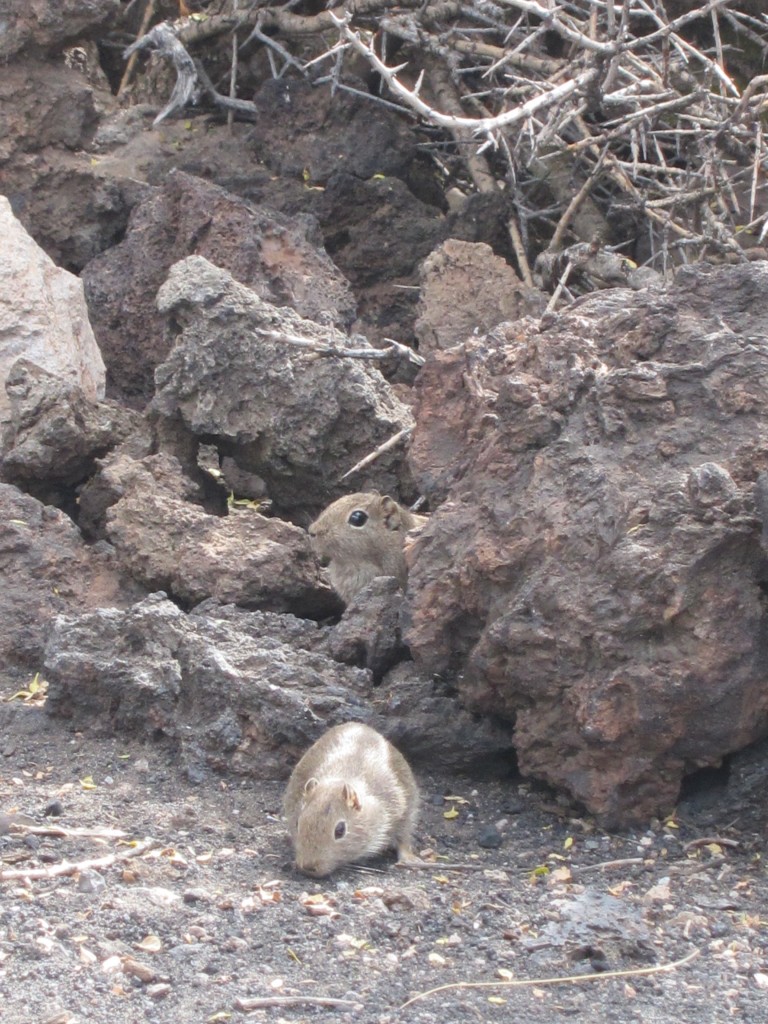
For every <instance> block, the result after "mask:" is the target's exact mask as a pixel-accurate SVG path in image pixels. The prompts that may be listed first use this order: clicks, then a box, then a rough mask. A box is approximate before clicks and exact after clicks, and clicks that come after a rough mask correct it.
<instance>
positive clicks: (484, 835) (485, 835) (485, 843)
mask: <svg viewBox="0 0 768 1024" xmlns="http://www.w3.org/2000/svg"><path fill="white" fill-rule="evenodd" d="M501 844H502V835H501V832H499V830H498V829H497V828H496V826H495V825H486V826H485V828H483V829H481V830H480V831H479V832H478V834H477V845H478V846H482V848H483V849H484V850H498V848H499V847H500V846H501Z"/></svg>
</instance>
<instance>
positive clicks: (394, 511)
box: [379, 494, 400, 530]
mask: <svg viewBox="0 0 768 1024" xmlns="http://www.w3.org/2000/svg"><path fill="white" fill-rule="evenodd" d="M379 507H380V508H381V519H382V522H383V523H384V525H385V526H386V528H387V529H388V530H399V529H400V506H399V505H398V504H397V502H396V501H395V499H394V498H390V496H389V495H388V494H385V495H384V497H383V498H382V499H381V502H380V503H379Z"/></svg>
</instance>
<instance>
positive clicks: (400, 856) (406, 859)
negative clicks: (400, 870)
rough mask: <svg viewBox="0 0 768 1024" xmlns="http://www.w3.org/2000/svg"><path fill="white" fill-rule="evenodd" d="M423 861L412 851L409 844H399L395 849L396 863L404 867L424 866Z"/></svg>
mask: <svg viewBox="0 0 768 1024" xmlns="http://www.w3.org/2000/svg"><path fill="white" fill-rule="evenodd" d="M424 864H425V862H424V861H423V860H422V859H421V857H419V855H418V854H417V853H414V852H413V850H412V849H411V847H410V846H405V845H402V846H399V847H398V849H397V865H398V867H404V868H416V867H424Z"/></svg>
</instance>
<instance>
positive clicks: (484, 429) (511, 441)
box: [406, 263, 768, 823]
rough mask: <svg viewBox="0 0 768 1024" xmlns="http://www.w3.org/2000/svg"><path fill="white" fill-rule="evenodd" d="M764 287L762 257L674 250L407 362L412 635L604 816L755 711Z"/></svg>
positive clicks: (765, 391)
mask: <svg viewBox="0 0 768 1024" xmlns="http://www.w3.org/2000/svg"><path fill="white" fill-rule="evenodd" d="M767 288H768V264H765V263H763V264H759V263H758V264H753V265H750V266H740V267H737V268H724V269H719V270H716V269H714V268H708V267H699V268H695V269H694V268H689V269H687V270H685V271H682V272H680V273H679V274H678V277H677V282H676V284H675V286H673V287H670V288H669V289H668V290H667V291H666V292H665V293H662V294H661V295H656V296H654V295H651V294H650V293H643V292H629V291H608V292H604V293H602V294H596V295H594V296H591V297H589V298H587V299H585V300H582V301H580V302H578V303H576V304H574V306H573V307H571V309H570V310H568V311H566V312H565V313H564V314H563V315H561V316H558V317H549V318H547V320H546V321H545V322H543V323H542V324H541V326H539V325H538V324H537V323H536V322H533V321H527V322H524V323H522V324H519V325H517V326H516V327H512V326H508V327H503V328H498V329H496V330H495V331H494V332H491V334H490V335H488V336H487V337H485V338H482V339H477V340H474V341H472V342H469V343H468V344H467V345H466V346H464V347H463V348H460V349H454V350H452V351H451V352H446V353H438V354H436V355H435V356H434V357H433V358H432V360H430V361H429V362H428V364H427V366H426V367H425V369H424V373H423V378H422V380H421V382H420V389H419V403H418V406H417V410H416V411H417V428H416V434H415V438H414V446H413V450H412V464H413V468H414V470H415V472H416V476H417V479H418V480H419V481H420V482H421V485H422V487H423V489H424V491H425V492H426V493H428V494H430V495H431V496H432V497H433V499H435V498H440V497H443V496H444V495H447V496H448V500H447V501H446V502H445V504H443V505H442V507H440V508H438V509H437V511H436V512H434V513H433V515H432V517H431V519H430V521H429V523H428V524H427V526H426V527H425V528H424V530H423V531H422V534H421V536H420V538H419V540H418V541H417V543H416V545H415V546H414V549H413V550H412V552H411V561H412V565H411V568H410V575H409V596H410V615H411V625H410V628H409V629H408V630H407V632H406V640H407V642H408V643H409V645H410V647H411V651H412V653H413V655H414V657H415V659H416V662H417V665H419V667H420V668H421V669H422V670H423V671H435V672H449V673H451V674H452V675H455V676H456V677H457V678H458V679H459V681H460V688H461V692H462V694H463V696H464V699H465V700H466V701H467V702H468V703H469V704H470V706H472V707H474V708H477V709H481V710H483V711H485V712H487V713H492V714H502V715H504V716H506V717H508V718H510V719H514V720H515V723H516V725H515V736H516V746H517V750H518V755H519V759H520V766H521V768H522V769H523V770H524V771H525V772H528V773H529V774H531V775H534V776H536V777H539V778H542V779H545V780H547V781H549V782H551V783H554V784H555V785H557V786H559V787H563V788H565V789H567V790H568V791H569V792H570V793H571V794H572V795H573V796H574V797H575V798H576V799H578V800H579V801H581V802H583V803H584V804H585V805H586V806H587V807H588V809H589V810H591V811H592V812H594V813H596V814H598V815H600V816H601V817H602V818H603V819H604V820H605V821H607V822H613V823H617V822H618V823H621V822H627V821H629V820H638V819H647V818H648V817H650V816H651V815H653V814H656V813H658V812H660V811H664V810H668V809H669V808H670V807H671V806H672V805H673V804H674V801H675V799H676V797H677V793H678V789H679V785H680V781H681V779H682V777H683V776H684V775H685V774H686V773H687V772H690V771H692V770H694V769H697V768H699V767H702V766H705V765H717V764H718V763H719V762H720V760H721V758H722V757H723V756H724V755H726V754H728V753H729V752H731V751H734V750H738V749H739V748H741V747H743V746H745V745H746V744H748V743H750V742H752V741H754V740H757V739H759V738H760V737H761V736H763V735H765V734H766V731H767V728H768V726H767V725H766V723H768V689H767V688H766V686H765V670H764V665H765V663H766V657H767V656H768V651H767V650H766V647H765V643H766V641H765V635H766V633H765V628H764V615H765V612H764V600H765V598H764V587H765V582H766V580H768V560H766V557H765V555H764V554H763V551H762V549H761V545H760V522H759V520H758V517H757V516H756V512H755V503H754V497H753V490H754V482H755V479H756V477H757V475H758V474H759V473H760V472H761V471H763V470H765V469H766V466H768V413H767V412H766V410H767V409H768V360H767V359H766V355H768V349H766V345H765V342H764V339H765V338H766V337H768V317H766V314H765V303H764V301H763V300H762V297H763V296H764V295H765V291H766V289H767Z"/></svg>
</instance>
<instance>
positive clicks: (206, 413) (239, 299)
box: [151, 256, 413, 523]
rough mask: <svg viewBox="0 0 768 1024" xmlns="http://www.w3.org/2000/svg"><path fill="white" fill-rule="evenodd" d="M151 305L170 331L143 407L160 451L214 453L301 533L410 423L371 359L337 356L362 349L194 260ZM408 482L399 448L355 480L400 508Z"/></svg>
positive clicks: (359, 341) (358, 341)
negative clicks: (397, 500)
mask: <svg viewBox="0 0 768 1024" xmlns="http://www.w3.org/2000/svg"><path fill="white" fill-rule="evenodd" d="M158 306H159V308H160V310H161V312H162V313H163V314H164V315H165V316H166V317H167V318H168V320H169V322H172V323H173V324H174V325H175V327H176V330H177V331H178V334H177V337H176V341H175V344H174V347H173V350H172V351H171V352H170V354H169V356H168V358H167V359H166V361H165V362H164V363H163V364H162V365H161V366H159V367H158V369H157V371H156V375H155V376H156V388H157V393H156V396H155V398H154V400H153V402H152V406H151V410H152V413H153V415H154V416H155V418H156V419H157V420H158V421H160V427H159V429H160V430H161V431H162V432H163V433H164V435H165V437H166V439H165V441H164V444H165V446H166V447H167V448H168V449H169V450H170V446H171V445H172V443H173V442H172V434H173V432H174V431H176V432H177V434H178V435H179V444H178V449H179V450H180V451H181V453H182V454H181V456H180V457H181V458H182V459H183V458H184V454H183V450H184V449H186V448H188V439H189V437H190V436H192V437H194V438H198V439H204V440H205V441H206V443H208V444H214V445H215V446H216V447H217V449H218V451H219V453H220V455H222V456H224V455H227V456H230V457H232V458H233V459H234V461H235V462H236V463H237V465H238V466H239V467H240V469H242V470H244V471H245V472H250V473H256V474H257V475H258V476H260V477H262V478H263V479H264V480H265V482H266V484H267V490H268V494H269V496H270V498H272V499H273V500H274V501H275V502H276V503H277V505H278V506H279V507H280V508H287V509H289V510H291V514H292V518H299V517H300V513H301V512H302V510H303V511H304V513H305V514H304V521H305V522H306V523H309V522H310V518H309V516H311V515H313V514H316V513H317V512H318V511H319V510H320V508H322V507H323V506H325V505H327V504H329V503H330V502H331V501H332V500H334V499H335V498H337V497H339V496H340V495H341V494H344V493H346V492H348V491H349V490H350V484H349V483H347V482H344V481H342V479H341V477H342V476H343V474H344V471H345V470H349V469H351V468H352V467H353V466H355V465H356V464H357V463H358V462H359V461H360V460H361V459H363V458H364V457H365V456H367V455H370V454H371V453H372V452H373V451H374V450H375V449H376V448H377V447H378V446H379V445H381V444H382V443H383V442H385V441H387V440H389V439H390V438H391V437H392V436H393V435H395V434H398V433H400V432H401V431H403V430H405V429H407V428H408V427H410V426H411V425H412V423H413V419H412V415H411V412H410V409H409V408H408V407H407V406H406V405H404V404H403V403H402V402H401V401H400V400H399V399H398V398H397V397H396V393H395V391H394V390H393V389H392V387H390V385H389V384H388V383H387V382H386V380H385V379H384V377H383V376H382V375H381V373H380V372H379V370H378V369H376V367H375V366H374V365H373V364H374V361H375V360H373V359H371V358H355V357H349V356H345V355H344V352H345V351H346V350H349V349H352V350H356V351H357V352H358V355H359V356H363V357H365V356H366V355H373V354H375V350H374V349H373V348H372V347H371V346H370V345H368V343H367V342H366V341H365V339H363V338H357V337H355V338H349V337H348V336H347V335H345V334H343V333H342V332H340V331H338V330H336V329H335V328H333V327H331V326H320V325H319V324H317V323H315V322H313V321H311V320H305V319H303V318H302V317H300V316H299V315H298V314H297V313H295V312H294V311H293V310H291V309H287V308H280V309H278V308H277V307H276V306H274V305H272V304H271V303H269V302H265V301H264V300H263V299H260V298H259V296H258V295H256V294H255V293H254V292H252V291H251V290H250V289H248V288H246V287H245V286H243V285H241V284H239V283H237V282H236V281H234V280H233V278H232V276H231V275H230V274H229V273H227V271H225V270H221V269H220V268H218V267H214V266H213V265H212V264H211V263H209V262H208V261H207V260H206V259H204V258H203V257H202V256H190V257H187V259H185V260H182V261H181V262H179V263H177V264H176V265H175V266H174V267H173V268H172V269H171V272H170V274H169V276H168V280H167V281H166V283H165V284H164V285H163V287H162V289H161V290H160V293H159V295H158ZM318 349H319V350H320V351H318ZM334 350H335V352H337V353H338V354H335V352H334ZM409 483H410V477H409V475H408V473H407V470H406V468H405V466H404V459H403V455H402V449H401V450H399V451H395V452H394V453H387V454H385V455H382V456H381V457H380V458H378V459H377V460H375V461H374V462H373V463H372V464H371V465H370V467H367V468H366V469H365V470H363V471H361V472H360V473H358V474H356V476H355V485H357V486H359V487H361V489H363V490H381V491H382V492H383V493H386V492H389V491H394V493H395V494H398V495H401V496H402V495H403V492H405V496H406V498H407V497H408V485H409Z"/></svg>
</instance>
